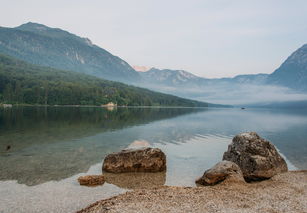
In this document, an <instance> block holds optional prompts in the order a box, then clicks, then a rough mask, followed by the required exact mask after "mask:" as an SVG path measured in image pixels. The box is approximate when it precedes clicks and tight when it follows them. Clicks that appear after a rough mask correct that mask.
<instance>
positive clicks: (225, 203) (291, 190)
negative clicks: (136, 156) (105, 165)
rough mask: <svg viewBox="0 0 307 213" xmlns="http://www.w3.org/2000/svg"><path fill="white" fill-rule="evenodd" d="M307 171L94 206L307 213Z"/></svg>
mask: <svg viewBox="0 0 307 213" xmlns="http://www.w3.org/2000/svg"><path fill="white" fill-rule="evenodd" d="M306 200H307V170H297V171H289V172H285V173H282V174H278V175H276V176H274V177H272V178H271V179H268V180H264V181H261V182H252V183H227V182H223V183H221V184H218V185H215V186H206V187H204V186H201V187H177V186H161V187H154V188H151V189H137V190H133V191H129V192H126V193H124V194H120V195H118V196H115V197H111V198H109V199H105V200H100V201H97V202H95V203H92V204H90V205H89V206H87V207H86V208H84V209H81V210H80V211H78V212H77V213H96V212H108V213H109V212H272V213H275V212H307V202H306Z"/></svg>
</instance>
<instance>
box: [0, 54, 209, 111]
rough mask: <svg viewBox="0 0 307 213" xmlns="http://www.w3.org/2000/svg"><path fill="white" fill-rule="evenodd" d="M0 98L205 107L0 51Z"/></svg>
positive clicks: (22, 101)
mask: <svg viewBox="0 0 307 213" xmlns="http://www.w3.org/2000/svg"><path fill="white" fill-rule="evenodd" d="M0 102H2V103H12V104H42V105H47V104H48V105H102V104H107V103H109V102H113V103H117V104H118V105H127V106H183V107H207V106H208V104H207V103H203V102H199V101H193V100H188V99H184V98H179V97H176V96H172V95H167V94H163V93H158V92H153V91H150V90H147V89H143V88H138V87H133V86H128V85H125V84H122V83H117V82H112V81H107V80H102V79H100V78H96V77H92V76H89V75H85V74H80V73H76V72H71V71H63V70H57V69H52V68H47V67H42V66H38V65H32V64H28V63H26V62H23V61H20V60H17V59H14V58H12V57H10V56H6V55H2V54H0Z"/></svg>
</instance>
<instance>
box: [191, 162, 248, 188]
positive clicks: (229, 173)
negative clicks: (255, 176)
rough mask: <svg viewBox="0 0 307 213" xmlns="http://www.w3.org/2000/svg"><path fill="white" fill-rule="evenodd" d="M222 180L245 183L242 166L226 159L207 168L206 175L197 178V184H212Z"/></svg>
mask: <svg viewBox="0 0 307 213" xmlns="http://www.w3.org/2000/svg"><path fill="white" fill-rule="evenodd" d="M221 182H227V183H230V182H233V183H234V182H236V183H244V182H245V181H244V178H243V174H242V171H241V169H240V167H239V166H238V165H237V164H235V163H234V162H231V161H225V160H224V161H221V162H219V163H217V164H215V165H214V166H213V167H212V168H211V169H208V170H206V171H205V173H204V175H203V176H202V177H201V178H199V179H197V180H196V183H197V184H200V185H205V186H212V185H216V184H218V183H221Z"/></svg>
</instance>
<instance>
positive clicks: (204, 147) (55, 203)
mask: <svg viewBox="0 0 307 213" xmlns="http://www.w3.org/2000/svg"><path fill="white" fill-rule="evenodd" d="M245 131H256V132H257V133H259V134H260V135H261V136H262V137H265V138H266V139H268V140H270V141H272V143H274V144H275V146H276V147H277V148H278V150H279V151H280V153H281V154H282V155H283V156H284V157H285V158H286V161H287V163H288V166H289V168H290V169H307V163H306V162H307V155H306V153H307V140H306V138H307V111H306V110H272V109H246V110H241V109H204V108H203V109H201V108H194V109H193V108H117V109H109V110H108V109H104V108H88V107H82V108H69V107H19V108H12V109H0V171H1V172H0V212H73V211H75V210H78V209H80V208H83V207H85V206H86V205H88V204H89V203H91V202H94V201H96V200H100V199H103V198H107V197H110V196H113V195H116V194H118V193H122V192H124V191H125V190H131V189H134V188H138V187H140V185H141V184H142V185H144V184H145V186H148V187H152V186H155V185H179V186H195V185H194V180H195V179H196V178H197V177H198V176H200V175H202V174H203V172H204V171H205V170H206V169H208V168H210V167H211V166H213V165H214V164H215V163H217V162H218V161H220V160H221V159H222V155H223V153H224V151H226V150H227V146H228V144H229V143H230V142H231V139H232V137H233V136H234V135H236V134H238V133H240V132H245ZM137 140H145V141H147V142H149V143H150V144H151V145H152V146H154V147H159V148H160V149H162V150H163V151H164V152H165V153H166V155H167V172H166V173H157V174H123V175H112V174H106V178H107V183H105V184H104V185H103V186H98V187H90V188H88V187H84V186H79V185H78V183H77V181H76V179H77V178H78V177H79V176H81V175H84V174H100V173H101V172H102V171H101V166H102V160H103V158H104V157H105V156H106V155H107V154H108V153H111V152H115V151H119V150H121V149H123V148H126V147H127V146H128V145H129V144H131V143H132V142H134V141H137ZM8 147H9V148H8ZM142 187H143V186H142Z"/></svg>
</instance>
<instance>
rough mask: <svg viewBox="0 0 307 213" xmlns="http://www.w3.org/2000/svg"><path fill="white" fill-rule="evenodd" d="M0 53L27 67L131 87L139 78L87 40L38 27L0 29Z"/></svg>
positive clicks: (128, 68)
mask: <svg viewBox="0 0 307 213" xmlns="http://www.w3.org/2000/svg"><path fill="white" fill-rule="evenodd" d="M0 52H1V53H3V54H6V55H10V56H12V57H14V58H17V59H20V60H23V61H26V62H28V63H31V64H36V65H40V66H46V67H52V68H55V69H61V70H69V71H74V72H79V73H83V74H88V75H92V76H95V77H100V78H103V79H107V80H112V81H120V82H125V83H131V82H134V81H137V80H138V79H139V77H140V76H139V74H138V72H136V71H135V70H134V69H133V68H132V67H131V66H130V65H129V64H128V63H127V62H125V61H124V60H122V59H121V58H119V57H117V56H114V55H112V54H111V53H109V52H108V51H106V50H105V49H103V48H100V47H98V46H96V45H94V44H92V42H91V41H90V40H89V39H87V38H81V37H79V36H77V35H74V34H72V33H69V32H67V31H64V30H61V29H58V28H51V27H47V26H45V25H42V24H36V23H31V22H29V23H26V24H23V25H21V26H19V27H15V28H6V27H0Z"/></svg>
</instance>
